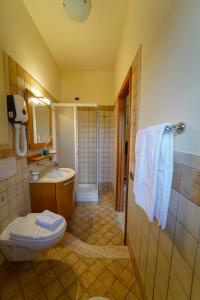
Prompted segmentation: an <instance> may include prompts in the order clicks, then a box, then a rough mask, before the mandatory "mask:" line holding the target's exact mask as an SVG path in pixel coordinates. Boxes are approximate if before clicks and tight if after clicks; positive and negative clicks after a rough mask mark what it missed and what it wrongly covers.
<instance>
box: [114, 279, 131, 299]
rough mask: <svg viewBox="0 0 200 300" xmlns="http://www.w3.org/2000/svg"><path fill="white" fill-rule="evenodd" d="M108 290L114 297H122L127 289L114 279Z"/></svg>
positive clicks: (126, 292)
mask: <svg viewBox="0 0 200 300" xmlns="http://www.w3.org/2000/svg"><path fill="white" fill-rule="evenodd" d="M109 291H110V293H111V294H112V295H113V296H114V297H115V298H116V299H124V298H125V296H126V295H127V294H128V291H129V290H128V289H127V288H126V287H125V286H124V285H123V284H122V283H121V282H120V281H119V280H116V281H115V282H114V283H113V285H112V286H111V288H110V290H109Z"/></svg>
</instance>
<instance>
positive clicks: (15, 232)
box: [0, 213, 67, 251]
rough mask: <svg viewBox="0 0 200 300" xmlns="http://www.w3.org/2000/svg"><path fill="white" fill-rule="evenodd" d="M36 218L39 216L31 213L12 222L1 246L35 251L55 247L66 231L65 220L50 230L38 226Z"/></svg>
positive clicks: (6, 230) (5, 231)
mask: <svg viewBox="0 0 200 300" xmlns="http://www.w3.org/2000/svg"><path fill="white" fill-rule="evenodd" d="M36 216H37V214H35V213H31V214H28V215H27V216H26V217H18V218H16V219H15V220H14V221H13V222H11V223H10V224H9V225H8V226H7V228H6V229H5V230H4V231H3V233H2V234H1V235H0V245H7V246H18V247H25V248H28V249H30V250H33V251H39V250H42V249H45V248H48V247H50V246H54V245H55V244H56V243H57V242H58V241H59V240H60V238H61V237H62V235H63V234H64V232H65V230H66V226H67V223H66V221H65V219H64V218H63V221H62V222H61V223H60V224H59V225H58V226H57V227H56V228H55V230H50V229H47V228H44V227H42V226H40V225H38V224H36V222H35V217H36Z"/></svg>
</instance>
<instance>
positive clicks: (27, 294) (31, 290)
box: [23, 280, 41, 300]
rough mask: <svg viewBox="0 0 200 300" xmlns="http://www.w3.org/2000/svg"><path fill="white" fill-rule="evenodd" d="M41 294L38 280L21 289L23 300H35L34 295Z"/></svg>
mask: <svg viewBox="0 0 200 300" xmlns="http://www.w3.org/2000/svg"><path fill="white" fill-rule="evenodd" d="M40 292H41V285H40V283H39V281H38V280H34V281H33V282H32V283H31V284H30V285H28V286H27V287H25V288H24V289H23V294H24V299H25V300H31V299H35V298H36V295H38V294H39V293H40Z"/></svg>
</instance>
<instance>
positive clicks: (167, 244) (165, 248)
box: [159, 230, 173, 263]
mask: <svg viewBox="0 0 200 300" xmlns="http://www.w3.org/2000/svg"><path fill="white" fill-rule="evenodd" d="M159 247H160V248H161V249H162V252H163V254H164V255H165V258H166V259H167V261H168V262H169V263H170V262H171V255H172V248H173V241H171V239H170V238H169V236H168V235H167V234H166V232H165V231H163V230H160V237H159Z"/></svg>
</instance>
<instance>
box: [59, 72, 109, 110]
mask: <svg viewBox="0 0 200 300" xmlns="http://www.w3.org/2000/svg"><path fill="white" fill-rule="evenodd" d="M113 75H114V74H113V72H110V71H69V72H64V73H63V74H62V78H61V102H74V98H75V97H80V101H79V102H82V103H83V102H84V103H98V104H100V105H109V104H110V105H112V104H113V103H114V81H113V80H114V78H113Z"/></svg>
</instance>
